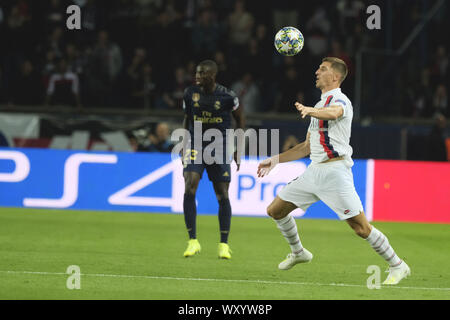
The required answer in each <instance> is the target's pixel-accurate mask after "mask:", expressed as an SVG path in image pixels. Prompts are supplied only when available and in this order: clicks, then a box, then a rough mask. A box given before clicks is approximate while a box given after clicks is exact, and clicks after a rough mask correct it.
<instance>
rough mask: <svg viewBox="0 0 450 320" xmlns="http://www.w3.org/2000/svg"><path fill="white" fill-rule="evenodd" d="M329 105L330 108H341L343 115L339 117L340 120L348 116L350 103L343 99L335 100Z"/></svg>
mask: <svg viewBox="0 0 450 320" xmlns="http://www.w3.org/2000/svg"><path fill="white" fill-rule="evenodd" d="M330 105H332V106H341V107H342V108H343V109H344V114H343V115H342V116H341V118H345V117H347V116H348V114H349V112H350V108H351V106H350V102H349V101H347V100H346V99H343V98H339V97H338V98H336V99H333V101H331V103H330Z"/></svg>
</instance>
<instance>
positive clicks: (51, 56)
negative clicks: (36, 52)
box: [42, 50, 56, 86]
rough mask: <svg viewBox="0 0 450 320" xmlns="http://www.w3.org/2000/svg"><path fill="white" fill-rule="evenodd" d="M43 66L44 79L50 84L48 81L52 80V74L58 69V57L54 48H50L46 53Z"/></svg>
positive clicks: (45, 82)
mask: <svg viewBox="0 0 450 320" xmlns="http://www.w3.org/2000/svg"><path fill="white" fill-rule="evenodd" d="M43 65H44V66H43V68H42V76H43V80H44V84H45V85H46V86H48V81H49V80H50V76H51V75H52V74H53V72H55V70H56V57H55V52H54V51H53V50H48V51H47V52H46V54H45V59H44V63H43Z"/></svg>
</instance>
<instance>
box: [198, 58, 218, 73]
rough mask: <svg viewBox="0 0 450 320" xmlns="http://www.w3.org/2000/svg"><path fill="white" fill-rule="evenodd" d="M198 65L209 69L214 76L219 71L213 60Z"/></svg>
mask: <svg viewBox="0 0 450 320" xmlns="http://www.w3.org/2000/svg"><path fill="white" fill-rule="evenodd" d="M198 65H199V66H202V67H207V68H209V69H210V70H211V71H212V72H213V73H214V74H217V71H218V70H219V68H218V67H217V63H216V62H215V61H213V60H203V61H202V62H200V63H199V64H198Z"/></svg>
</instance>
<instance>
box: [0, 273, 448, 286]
mask: <svg viewBox="0 0 450 320" xmlns="http://www.w3.org/2000/svg"><path fill="white" fill-rule="evenodd" d="M0 273H13V274H36V275H65V276H68V275H69V274H67V273H65V272H40V271H3V270H0ZM80 276H88V277H109V278H137V279H156V280H182V281H211V282H235V283H256V284H285V285H299V286H331V287H358V288H367V286H364V285H360V284H347V283H318V282H292V281H269V280H245V279H208V278H181V277H161V276H143V275H127V274H98V273H81V274H80ZM381 288H383V289H409V290H434V291H450V288H427V287H400V286H382V287H381Z"/></svg>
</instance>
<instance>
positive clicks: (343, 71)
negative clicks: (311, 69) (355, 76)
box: [322, 57, 348, 83]
mask: <svg viewBox="0 0 450 320" xmlns="http://www.w3.org/2000/svg"><path fill="white" fill-rule="evenodd" d="M322 62H329V63H331V68H332V69H333V70H335V71H337V72H338V73H339V74H340V75H341V83H342V82H344V80H345V78H346V77H347V74H348V67H347V64H346V63H345V61H344V60H342V59H339V58H336V57H326V58H323V59H322Z"/></svg>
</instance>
